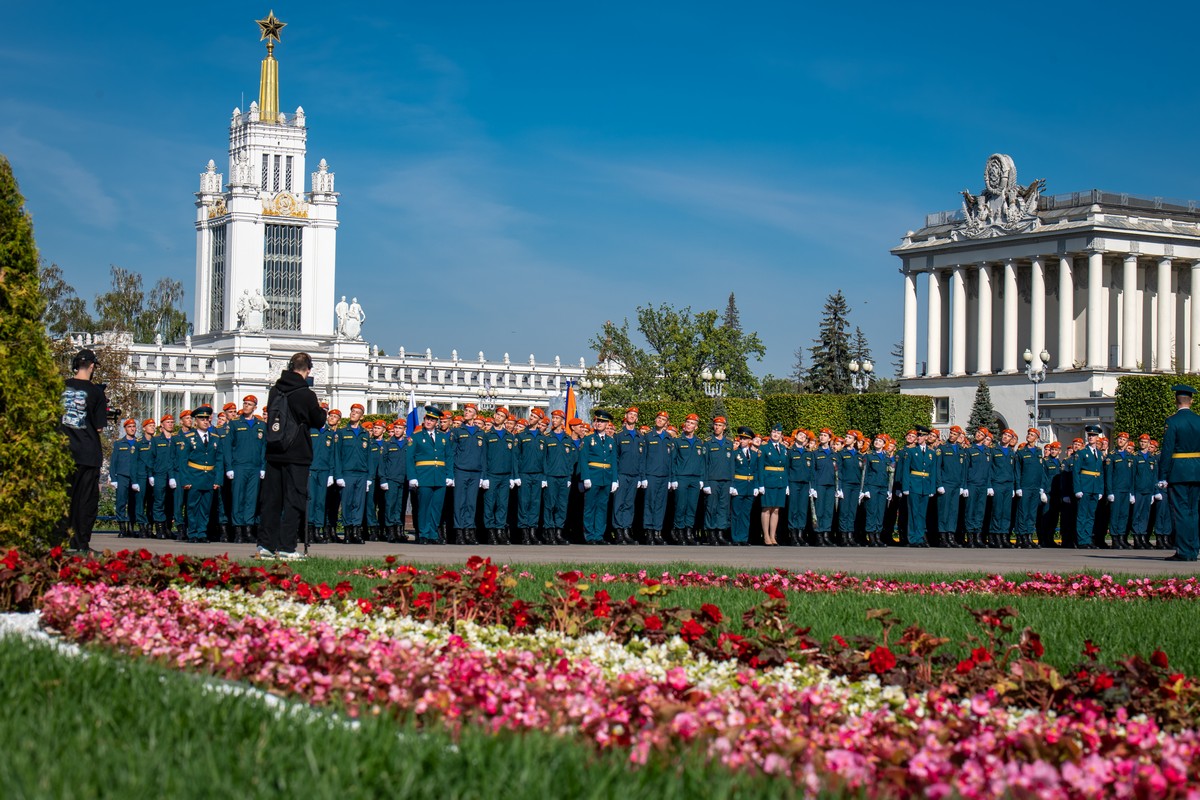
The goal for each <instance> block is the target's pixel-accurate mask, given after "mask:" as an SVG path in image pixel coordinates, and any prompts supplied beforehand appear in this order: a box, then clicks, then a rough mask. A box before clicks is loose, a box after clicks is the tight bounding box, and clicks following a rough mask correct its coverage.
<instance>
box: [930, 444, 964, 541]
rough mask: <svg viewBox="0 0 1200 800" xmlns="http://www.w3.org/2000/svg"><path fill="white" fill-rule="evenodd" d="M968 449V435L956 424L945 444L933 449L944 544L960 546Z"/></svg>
mask: <svg viewBox="0 0 1200 800" xmlns="http://www.w3.org/2000/svg"><path fill="white" fill-rule="evenodd" d="M965 451H966V434H964V433H963V429H962V428H960V427H958V426H957V425H951V426H950V434H949V435H948V436H947V437H946V441H945V443H943V444H941V445H938V446H937V447H936V448H934V453H935V454H936V455H937V462H938V488H937V494H938V496H937V521H938V525H937V529H938V534H939V535H940V536H941V539H942V541H941V544H942V545H943V546H945V547H958V546H959V544H958V511H959V508H960V507H961V506H962V499H963V498H962V490H963V480H964V478H965V477H966V455H965Z"/></svg>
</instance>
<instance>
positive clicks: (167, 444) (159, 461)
mask: <svg viewBox="0 0 1200 800" xmlns="http://www.w3.org/2000/svg"><path fill="white" fill-rule="evenodd" d="M178 437H179V434H178V433H177V434H175V435H174V436H171V437H170V438H167V436H166V435H164V434H162V433H159V434H156V435H155V437H154V438H153V439H151V440H150V452H151V454H152V455H151V457H150V464H151V470H150V474H152V475H166V476H168V477H171V478H174V477H175V475H176V472H175V462H176V458H175V447H174V445H175V440H176V439H177V438H178Z"/></svg>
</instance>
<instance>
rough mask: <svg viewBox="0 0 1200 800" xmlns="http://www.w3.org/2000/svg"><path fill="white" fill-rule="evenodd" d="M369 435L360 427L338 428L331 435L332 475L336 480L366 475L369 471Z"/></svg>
mask: <svg viewBox="0 0 1200 800" xmlns="http://www.w3.org/2000/svg"><path fill="white" fill-rule="evenodd" d="M370 455H371V434H369V433H367V431H366V429H365V428H363V427H362V426H361V425H360V426H359V427H357V428H340V429H338V430H337V431H335V432H334V434H333V458H334V461H333V474H334V477H336V478H343V477H345V476H346V475H351V474H353V475H367V474H369V473H370V471H371V464H370V460H371V459H370Z"/></svg>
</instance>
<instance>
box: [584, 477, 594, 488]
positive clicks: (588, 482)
mask: <svg viewBox="0 0 1200 800" xmlns="http://www.w3.org/2000/svg"><path fill="white" fill-rule="evenodd" d="M583 488H584V489H590V488H592V479H591V478H584V479H583Z"/></svg>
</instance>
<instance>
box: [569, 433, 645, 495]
mask: <svg viewBox="0 0 1200 800" xmlns="http://www.w3.org/2000/svg"><path fill="white" fill-rule="evenodd" d="M615 457H616V452H615V448H614V446H613V440H612V437H611V436H601V435H600V434H598V433H589V434H588V435H587V436H585V437H583V438H582V439H580V440H579V480H581V481H588V480H590V481H591V482H592V484H593V485H596V484H599V483H612V482H613V481H615V480H616V479H617V470H616V468H615V466H614V464H613V458H615ZM634 477H636V476H634Z"/></svg>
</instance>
